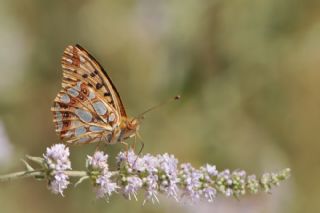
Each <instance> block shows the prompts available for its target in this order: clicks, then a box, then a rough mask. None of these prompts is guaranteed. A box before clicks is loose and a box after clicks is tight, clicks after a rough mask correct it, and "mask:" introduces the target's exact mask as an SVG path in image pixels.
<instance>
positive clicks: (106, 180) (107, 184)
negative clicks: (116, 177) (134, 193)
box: [94, 172, 119, 198]
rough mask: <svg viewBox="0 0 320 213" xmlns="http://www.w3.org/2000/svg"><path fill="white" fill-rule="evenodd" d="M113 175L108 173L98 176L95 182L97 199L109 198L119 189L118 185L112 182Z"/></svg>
mask: <svg viewBox="0 0 320 213" xmlns="http://www.w3.org/2000/svg"><path fill="white" fill-rule="evenodd" d="M111 176H112V174H111V173H110V172H106V173H104V174H101V175H99V176H98V178H97V179H96V182H95V188H94V190H95V192H96V197H97V198H103V197H106V198H109V197H110V196H111V194H112V193H113V192H116V190H117V189H118V188H119V186H118V185H117V183H115V182H112V180H111V179H110V177H111Z"/></svg>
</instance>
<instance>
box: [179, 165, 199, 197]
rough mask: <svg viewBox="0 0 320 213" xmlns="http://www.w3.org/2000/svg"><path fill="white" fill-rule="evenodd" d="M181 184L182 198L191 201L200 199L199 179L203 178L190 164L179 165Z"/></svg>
mask: <svg viewBox="0 0 320 213" xmlns="http://www.w3.org/2000/svg"><path fill="white" fill-rule="evenodd" d="M180 167H181V171H180V177H181V181H182V182H181V184H182V185H183V192H182V196H187V197H189V198H190V199H191V200H192V201H196V200H199V199H200V196H201V186H202V183H201V181H200V178H201V177H202V176H203V175H202V173H201V171H200V170H196V169H195V168H193V167H192V166H191V164H190V163H185V164H181V166H180Z"/></svg>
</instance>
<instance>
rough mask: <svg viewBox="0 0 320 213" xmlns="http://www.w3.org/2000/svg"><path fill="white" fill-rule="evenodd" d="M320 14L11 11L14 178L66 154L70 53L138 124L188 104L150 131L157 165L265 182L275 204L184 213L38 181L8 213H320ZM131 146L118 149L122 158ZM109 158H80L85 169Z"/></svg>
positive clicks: (242, 4)
mask: <svg viewBox="0 0 320 213" xmlns="http://www.w3.org/2000/svg"><path fill="white" fill-rule="evenodd" d="M319 8H320V1H316V0H304V1H301V0H282V1H279V0H260V1H255V0H241V1H240V0H238V1H237V0H233V1H224V0H200V1H199V0H184V1H178V0H172V1H168V0H136V1H134V0H129V1H116V0H111V1H105V0H93V1H88V0H68V1H62V0H60V1H58V0H56V1H49V0H30V1H18V0H10V1H9V0H0V65H1V66H0V173H7V172H12V171H17V170H20V169H22V168H23V167H22V164H21V162H20V159H21V158H23V157H24V155H25V154H30V155H35V156H39V155H41V154H42V153H43V152H44V150H45V148H46V147H48V146H50V145H51V144H53V143H57V142H59V140H58V137H57V136H56V135H55V132H54V126H53V123H52V115H51V112H50V107H51V105H52V101H53V99H54V97H55V95H56V93H57V92H58V91H59V90H60V86H61V85H60V84H61V77H62V72H61V67H60V58H61V55H62V52H63V50H64V48H65V47H66V46H67V45H68V44H74V43H79V44H81V45H82V46H84V47H85V48H87V49H88V50H89V51H90V52H91V53H92V54H93V55H94V56H95V57H96V58H97V59H98V60H99V61H100V62H101V64H102V65H103V66H104V67H105V68H106V70H107V71H108V73H109V75H110V77H111V78H112V79H113V81H114V84H115V85H116V86H117V88H118V90H119V92H120V94H121V96H122V100H123V102H124V104H125V106H126V108H127V111H128V113H129V114H131V115H133V116H134V115H137V114H138V113H139V112H141V111H143V110H145V109H146V108H147V107H149V106H152V105H154V104H157V103H159V102H160V101H162V100H165V99H167V98H168V97H171V96H174V95H176V94H181V95H182V97H183V98H182V100H181V101H180V102H176V103H172V104H169V105H167V106H165V107H162V108H160V109H157V110H156V111H154V112H152V113H150V114H149V115H148V116H147V118H146V119H145V121H144V123H143V124H142V128H141V132H140V133H141V135H142V136H143V139H144V141H145V144H146V146H145V149H144V153H146V152H148V153H152V154H157V153H164V152H169V153H172V154H174V155H175V156H176V157H177V158H178V159H179V160H180V161H181V162H191V163H192V164H193V165H194V166H200V165H202V164H204V163H212V164H215V165H217V167H218V168H219V169H224V168H230V169H236V168H241V169H244V170H246V171H247V172H248V173H255V174H261V173H262V172H264V171H273V170H278V169H282V168H286V167H290V168H292V170H293V172H292V178H291V179H290V180H289V181H286V182H285V183H283V184H282V185H281V186H280V187H279V188H277V189H275V190H273V194H272V195H271V196H270V195H267V194H261V195H258V196H247V197H245V198H242V199H241V200H240V201H237V200H234V199H229V200H228V199H225V198H218V199H217V200H216V201H215V202H214V203H213V204H203V205H197V206H183V205H180V204H176V203H175V202H173V201H171V200H167V199H166V198H163V197H160V200H161V204H159V205H158V204H157V205H151V204H147V205H146V206H144V207H142V206H141V203H142V200H139V201H138V202H135V201H127V200H125V199H123V198H122V197H121V196H120V195H116V196H113V197H112V198H111V200H110V203H106V202H104V201H101V200H99V201H97V200H95V198H94V194H93V192H92V191H91V187H90V184H88V183H86V184H82V185H80V186H79V187H78V188H73V187H70V188H69V189H68V190H67V191H66V193H65V197H64V198H62V197H59V196H56V195H53V194H51V193H50V192H49V191H48V190H47V189H46V185H45V183H44V182H37V181H34V180H31V179H25V180H19V181H14V182H7V183H0V212H4V213H6V212H25V213H31V212H32V213H35V212H47V213H51V212H52V213H53V212H55V213H56V212H70V213H72V212H129V211H130V213H134V212H173V211H175V212H200V213H201V212H294V213H295V212H319V211H320V202H319V200H320V194H319V189H320V188H319V178H320V169H319V167H320V157H319V153H320V152H319V151H320V145H319V132H320V131H319V129H320V107H319V106H320V94H319V91H320V68H319V67H320V9H319ZM122 148H123V147H121V145H116V146H110V147H107V150H108V152H109V153H110V154H111V155H113V156H114V155H115V153H117V152H118V151H119V150H120V149H122ZM94 149H95V145H92V146H91V145H88V146H81V147H72V149H71V152H72V161H73V168H75V169H80V168H82V167H83V165H84V159H85V157H86V154H91V153H92V152H93V150H94Z"/></svg>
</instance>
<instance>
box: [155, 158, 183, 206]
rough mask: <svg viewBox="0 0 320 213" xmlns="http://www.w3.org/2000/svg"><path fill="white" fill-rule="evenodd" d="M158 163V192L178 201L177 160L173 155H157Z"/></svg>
mask: <svg viewBox="0 0 320 213" xmlns="http://www.w3.org/2000/svg"><path fill="white" fill-rule="evenodd" d="M158 161H159V173H160V174H159V179H160V190H161V191H163V192H165V193H166V194H167V196H169V197H173V198H175V199H176V200H178V197H177V191H178V186H177V183H179V178H178V169H177V167H178V160H177V159H176V158H175V157H174V156H173V155H169V154H167V153H165V154H164V155H158Z"/></svg>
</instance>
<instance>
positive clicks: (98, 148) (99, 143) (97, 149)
mask: <svg viewBox="0 0 320 213" xmlns="http://www.w3.org/2000/svg"><path fill="white" fill-rule="evenodd" d="M101 140H102V137H100V140H99V142H98V144H97V146H96V151H99V150H100V145H101Z"/></svg>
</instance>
